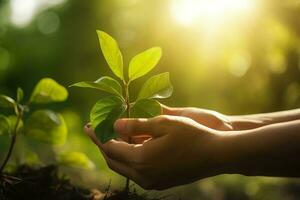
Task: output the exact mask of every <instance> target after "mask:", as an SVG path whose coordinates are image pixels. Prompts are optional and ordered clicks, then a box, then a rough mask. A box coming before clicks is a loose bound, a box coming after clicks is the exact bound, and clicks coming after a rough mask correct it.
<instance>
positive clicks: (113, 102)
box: [90, 96, 126, 143]
mask: <svg viewBox="0 0 300 200" xmlns="http://www.w3.org/2000/svg"><path fill="white" fill-rule="evenodd" d="M125 109H126V104H125V102H124V101H123V100H122V99H121V98H119V97H116V96H110V97H105V98H103V99H100V100H99V101H98V102H97V103H96V104H95V105H94V107H93V108H92V111H91V113H90V121H91V123H92V127H93V128H94V131H95V133H96V136H97V137H98V138H99V139H100V141H101V142H102V143H105V142H107V141H109V140H111V139H114V138H116V133H115V132H114V129H113V124H114V122H115V121H116V120H117V119H118V118H119V117H120V116H121V115H122V114H123V113H124V111H125Z"/></svg>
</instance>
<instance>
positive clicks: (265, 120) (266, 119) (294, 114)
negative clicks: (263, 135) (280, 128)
mask: <svg viewBox="0 0 300 200" xmlns="http://www.w3.org/2000/svg"><path fill="white" fill-rule="evenodd" d="M228 118H229V120H230V121H231V124H232V126H233V128H234V130H249V129H253V128H259V127H262V126H265V125H270V124H275V123H281V122H289V121H294V120H299V119H300V109H294V110H288V111H280V112H273V113H262V114H253V115H240V116H228Z"/></svg>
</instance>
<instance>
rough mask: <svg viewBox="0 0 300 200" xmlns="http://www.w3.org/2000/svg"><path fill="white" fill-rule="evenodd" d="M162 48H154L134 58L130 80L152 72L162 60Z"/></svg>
mask: <svg viewBox="0 0 300 200" xmlns="http://www.w3.org/2000/svg"><path fill="white" fill-rule="evenodd" d="M161 54H162V52H161V48H160V47H153V48H151V49H148V50H146V51H144V52H142V53H140V54H138V55H136V56H135V57H133V58H132V60H131V61H130V64H129V72H128V75H129V80H130V81H132V80H134V79H137V78H139V77H141V76H144V75H145V74H147V73H148V72H149V71H151V70H152V69H153V68H154V67H155V66H156V64H157V63H158V61H159V60H160V58H161Z"/></svg>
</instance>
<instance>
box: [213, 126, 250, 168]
mask: <svg viewBox="0 0 300 200" xmlns="http://www.w3.org/2000/svg"><path fill="white" fill-rule="evenodd" d="M248 132H251V131H226V132H222V131H219V132H218V136H217V137H216V142H215V143H216V146H215V153H214V154H215V159H214V160H215V163H216V166H219V169H218V170H219V174H244V172H243V159H244V158H245V157H247V155H248V153H247V151H248V150H249V149H248V148H247V146H245V144H244V143H243V142H242V141H243V138H245V137H244V135H247V134H248Z"/></svg>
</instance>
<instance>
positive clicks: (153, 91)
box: [137, 72, 173, 100]
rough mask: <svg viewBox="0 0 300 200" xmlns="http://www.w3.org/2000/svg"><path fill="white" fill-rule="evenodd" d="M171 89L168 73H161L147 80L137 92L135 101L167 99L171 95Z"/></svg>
mask: <svg viewBox="0 0 300 200" xmlns="http://www.w3.org/2000/svg"><path fill="white" fill-rule="evenodd" d="M172 92H173V87H172V85H171V82H170V78H169V73H168V72H165V73H161V74H158V75H155V76H152V77H151V78H149V79H148V80H147V81H146V82H145V83H144V85H143V87H142V89H141V90H140V92H139V95H138V98H137V100H140V99H148V98H168V97H170V96H171V95H172Z"/></svg>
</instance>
